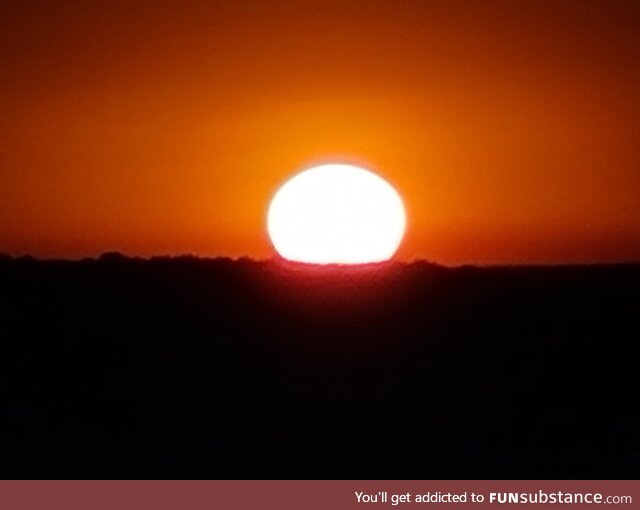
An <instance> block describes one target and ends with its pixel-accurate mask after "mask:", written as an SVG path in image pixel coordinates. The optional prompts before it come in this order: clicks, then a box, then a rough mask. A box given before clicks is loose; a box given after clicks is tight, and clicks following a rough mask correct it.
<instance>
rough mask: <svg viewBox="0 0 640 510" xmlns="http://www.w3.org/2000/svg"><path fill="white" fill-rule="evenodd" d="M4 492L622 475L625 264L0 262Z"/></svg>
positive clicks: (628, 302)
mask: <svg viewBox="0 0 640 510" xmlns="http://www.w3.org/2000/svg"><path fill="white" fill-rule="evenodd" d="M0 282H2V283H1V289H2V297H1V302H0V338H1V340H0V348H1V349H2V354H1V356H0V360H1V361H0V363H1V366H0V378H1V386H0V388H1V390H0V391H1V395H2V405H1V406H0V413H1V415H0V477H1V478H198V479H201V478H206V479H209V478H214V479H219V478H294V479H295V478H357V479H369V478H372V479H376V478H378V479H433V478H532V479H536V478H537V479H540V478H638V477H639V476H640V437H639V436H638V433H637V431H638V430H640V413H639V411H638V405H637V399H638V390H639V384H638V371H637V367H638V359H637V357H636V354H635V353H636V343H637V342H638V339H639V338H640V334H639V333H640V331H639V330H640V327H639V325H640V320H639V319H640V317H639V316H638V310H640V265H631V264H629V265H608V266H604V265H602V266H559V267H524V266H523V267H484V268H475V267H459V268H446V267H440V266H437V265H434V264H430V263H426V262H415V263H406V264H404V263H398V262H389V263H384V264H374V265H366V266H357V267H340V266H328V267H318V266H305V265H298V264H291V263H286V262H283V261H279V260H268V261H253V260H250V259H240V260H236V261H234V260H231V259H197V258H194V257H178V258H162V257H159V258H154V259H150V260H142V259H132V258H126V257H124V256H122V255H119V254H115V253H112V254H106V255H104V256H102V257H101V258H100V259H99V260H82V261H75V262H71V261H38V260H35V259H31V258H20V259H12V258H10V257H8V256H4V257H0Z"/></svg>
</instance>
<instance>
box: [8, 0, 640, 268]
mask: <svg viewBox="0 0 640 510" xmlns="http://www.w3.org/2000/svg"><path fill="white" fill-rule="evenodd" d="M639 62H640V3H637V2H632V1H588V2H586V1H577V0H576V1H564V2H560V1H557V2H551V1H544V0H539V1H517V2H516V1H502V2H494V1H483V2H477V1H472V0H469V1H465V2H462V1H441V2H428V1H407V0H388V1H375V0H366V1H362V0H350V1H344V0H342V1H323V2H320V1H302V0H298V1H288V2H284V1H254V0H245V1H243V2H230V1H218V2H216V1H214V0H206V1H205V0H202V1H200V0H198V1H185V0H183V1H175V2H162V1H159V0H155V1H150V0H143V1H120V0H116V1H114V0H112V1H86V2H85V1H73V2H72V1H57V2H45V1H41V2H3V3H2V5H1V6H0V63H1V69H2V72H1V73H0V137H1V140H2V143H1V145H0V251H3V252H8V253H11V254H14V255H20V254H26V253H29V254H33V255H37V256H64V257H81V256H87V255H96V254H99V253H101V252H103V251H107V250H121V251H124V252H127V253H130V254H137V255H153V254H179V253H195V254H198V255H206V256H215V255H230V256H241V255H249V256H252V257H266V256H270V254H271V249H270V246H269V243H268V241H267V238H266V234H265V213H266V208H267V205H268V201H269V199H270V197H271V196H272V194H273V193H274V191H275V190H276V188H277V186H278V185H279V184H281V183H282V182H283V180H285V179H286V178H287V177H288V176H290V175H291V174H292V173H294V172H296V171H298V170H301V169H303V168H306V167H308V166H309V165H311V164H313V163H316V162H332V161H338V162H340V161H342V162H356V163H358V162H359V163H362V164H363V165H365V166H368V167H369V168H371V169H373V170H375V171H377V172H379V173H380V174H381V175H383V176H384V177H386V178H387V179H388V180H389V181H390V182H392V183H393V184H394V185H395V186H396V187H397V188H398V190H399V191H400V193H401V194H402V195H403V197H404V199H405V202H406V206H407V209H408V212H409V228H408V232H407V237H406V240H405V242H404V244H403V246H402V247H401V249H400V252H399V253H398V257H399V258H400V259H406V260H410V259H413V258H426V259H429V260H434V261H437V262H441V263H445V264H458V263H466V262H469V263H523V262H526V263H537V262H584V261H588V262H594V261H629V260H640V123H639V122H638V118H640V65H639V64H638V63H639Z"/></svg>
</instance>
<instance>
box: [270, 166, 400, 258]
mask: <svg viewBox="0 0 640 510" xmlns="http://www.w3.org/2000/svg"><path fill="white" fill-rule="evenodd" d="M405 226H406V216H405V210H404V205H403V203H402V199H401V198H400V195H399V194H398V192H397V191H396V190H395V189H394V188H393V187H392V186H391V185H390V184H389V183H388V182H387V181H385V180H384V179H382V178H381V177H379V176H377V175H376V174H374V173H372V172H369V171H368V170H364V169H362V168H358V167H356V166H351V165H322V166H317V167H314V168H311V169H309V170H305V171H304V172H301V173H299V174H297V175H295V176H294V177H292V178H291V179H290V180H289V181H287V182H286V183H284V184H283V185H282V187H281V188H280V189H279V190H278V192H277V193H276V195H275V196H274V197H273V200H272V201H271V204H270V205H269V213H268V217H267V229H268V232H269V237H270V238H271V242H272V243H273V246H274V247H275V249H276V251H277V252H278V253H279V254H280V255H281V256H282V257H283V258H285V259H288V260H293V261H297V262H307V263H315V264H363V263H368V262H381V261H383V260H387V259H389V258H391V257H392V256H393V254H394V253H395V252H396V250H397V249H398V246H399V245H400V242H401V241H402V236H403V235H404V230H405Z"/></svg>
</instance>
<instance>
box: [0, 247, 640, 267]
mask: <svg viewBox="0 0 640 510" xmlns="http://www.w3.org/2000/svg"><path fill="white" fill-rule="evenodd" d="M2 259H10V260H34V261H42V262H83V261H96V262H98V261H104V260H118V259H122V260H133V261H154V260H181V259H183V260H195V261H218V260H219V261H231V262H242V261H249V262H254V263H258V264H261V263H278V264H281V265H284V266H287V265H288V266H291V267H301V268H302V267H308V268H323V267H324V268H342V269H349V268H352V269H358V268H367V267H383V266H388V265H392V264H397V265H402V266H410V265H412V264H427V265H430V266H434V267H441V268H445V269H456V268H466V267H477V268H499V267H521V268H530V267H559V268H562V267H581V266H587V267H590V266H604V267H608V266H634V265H640V259H637V260H620V261H615V262H610V261H603V262H597V261H596V262H593V261H585V262H539V263H495V264H492V263H464V264H442V263H439V262H435V261H433V260H430V259H427V258H416V259H411V260H399V259H396V258H395V257H392V258H391V259H389V260H384V261H381V262H368V263H362V264H342V263H329V264H316V263H308V262H298V261H295V260H287V259H285V258H283V257H281V256H279V255H277V254H274V255H273V256H271V257H263V258H256V257H251V256H249V255H239V256H235V257H234V256H229V255H197V254H193V253H179V254H162V253H159V254H156V255H132V254H128V253H125V252H121V251H117V250H107V251H104V252H102V253H100V254H98V255H95V256H87V257H78V258H65V257H39V256H36V255H31V254H20V255H12V254H11V253H9V252H2V251H0V260H2Z"/></svg>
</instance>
